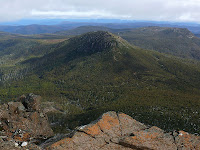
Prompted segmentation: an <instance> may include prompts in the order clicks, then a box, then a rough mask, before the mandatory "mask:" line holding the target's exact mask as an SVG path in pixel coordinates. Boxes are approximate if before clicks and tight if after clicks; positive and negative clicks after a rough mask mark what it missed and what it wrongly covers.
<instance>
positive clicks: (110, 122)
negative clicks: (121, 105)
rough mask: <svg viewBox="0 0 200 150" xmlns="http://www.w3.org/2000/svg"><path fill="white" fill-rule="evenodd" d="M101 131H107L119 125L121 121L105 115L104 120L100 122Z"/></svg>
mask: <svg viewBox="0 0 200 150" xmlns="http://www.w3.org/2000/svg"><path fill="white" fill-rule="evenodd" d="M98 125H99V126H100V128H101V129H107V130H109V129H110V128H112V127H114V126H117V125H119V120H118V119H117V118H113V117H111V116H110V115H109V114H105V115H103V117H102V119H101V120H100V121H99V122H98Z"/></svg>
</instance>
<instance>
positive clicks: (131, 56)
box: [0, 31, 200, 133]
mask: <svg viewBox="0 0 200 150" xmlns="http://www.w3.org/2000/svg"><path fill="white" fill-rule="evenodd" d="M43 46H44V47H41V49H39V50H37V48H36V49H35V50H36V51H38V52H40V51H41V52H43V51H45V49H47V50H50V51H48V53H46V54H43V55H38V56H37V57H29V58H27V59H22V60H19V61H18V63H16V64H15V66H12V69H13V70H12V72H11V71H8V70H5V69H4V68H3V66H2V67H0V69H1V86H0V93H1V94H0V98H1V99H2V100H4V101H6V100H8V99H9V100H10V99H15V98H16V97H18V96H19V95H22V94H26V93H30V92H33V93H36V94H39V95H41V96H42V97H44V100H43V102H44V104H45V102H49V103H51V106H53V107H56V108H57V109H58V110H60V112H61V113H57V114H55V113H50V114H48V115H49V120H50V121H51V122H52V124H55V126H54V127H53V129H54V131H55V132H61V131H62V132H66V128H69V129H74V127H76V126H78V125H81V124H87V123H89V122H90V121H91V120H94V119H96V118H97V117H98V115H100V114H101V113H103V112H105V111H108V110H115V111H121V112H125V113H127V114H129V115H131V116H134V118H135V119H137V120H138V121H142V122H144V123H145V124H150V125H156V126H158V127H160V128H162V129H166V130H167V131H170V130H174V129H176V130H179V129H182V130H183V129H184V130H187V131H189V132H192V133H196V132H199V131H200V129H199V127H197V125H198V124H199V119H198V118H199V105H200V103H199V99H200V95H199V93H200V92H199V91H200V88H199V87H200V86H199V85H200V79H199V76H200V68H199V66H198V65H195V64H192V63H190V62H189V61H187V60H182V59H179V58H177V57H174V56H170V55H164V54H161V53H159V52H155V51H150V50H144V49H141V48H138V47H136V46H133V45H130V44H129V43H128V42H127V41H125V40H123V39H122V38H121V37H119V36H116V35H114V34H112V33H109V32H105V31H97V32H90V33H86V34H83V35H79V36H75V37H73V38H70V39H68V40H65V41H62V42H59V43H54V44H53V45H48V46H47V47H46V46H45V45H43ZM5 77H7V78H6V79H7V80H5ZM3 79H4V80H3ZM194 112H195V113H194ZM196 112H197V113H196Z"/></svg>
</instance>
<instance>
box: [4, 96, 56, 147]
mask: <svg viewBox="0 0 200 150" xmlns="http://www.w3.org/2000/svg"><path fill="white" fill-rule="evenodd" d="M40 99H41V97H40V96H37V95H34V94H29V95H27V96H24V95H23V96H21V97H20V98H19V99H18V100H17V102H9V103H7V104H4V105H0V139H2V140H3V141H4V142H2V143H0V149H6V147H8V149H9V145H10V143H11V145H12V146H14V149H17V148H19V147H20V146H23V144H24V145H25V146H24V147H26V144H27V143H31V142H33V141H34V142H37V140H38V141H39V140H41V139H46V138H48V137H51V136H53V131H52V129H51V128H50V125H49V123H48V118H47V116H46V114H44V113H43V111H42V110H41V109H40ZM6 141H7V142H6ZM13 142H14V143H15V145H13V144H12V143H13ZM23 142H25V143H23ZM17 145H18V146H19V147H18V146H17ZM27 145H28V144H27ZM29 146H30V144H29ZM2 147H3V148H2ZM10 148H11V147H10ZM11 149H12V148H11Z"/></svg>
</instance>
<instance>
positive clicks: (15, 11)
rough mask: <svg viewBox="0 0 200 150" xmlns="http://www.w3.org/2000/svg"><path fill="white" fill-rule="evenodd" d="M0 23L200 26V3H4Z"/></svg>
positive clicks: (0, 1)
mask: <svg viewBox="0 0 200 150" xmlns="http://www.w3.org/2000/svg"><path fill="white" fill-rule="evenodd" d="M0 5H1V9H0V21H1V22H3V21H12V20H19V19H31V18H65V19H77V18H90V19H96V18H113V19H133V20H156V21H193V22H200V18H199V16H200V1H199V0H167V1H163V0H92V1H88V0H0Z"/></svg>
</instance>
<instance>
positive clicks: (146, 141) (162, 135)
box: [0, 94, 200, 150]
mask: <svg viewBox="0 0 200 150" xmlns="http://www.w3.org/2000/svg"><path fill="white" fill-rule="evenodd" d="M40 99H41V97H40V96H37V95H34V94H29V95H27V96H21V97H20V98H19V99H18V100H17V101H15V102H9V103H7V104H3V105H0V149H2V150H17V149H24V150H27V149H29V150H42V149H47V150H67V149H69V150H198V149H200V137H198V136H195V135H192V134H189V133H187V132H184V131H174V132H170V133H166V132H165V131H163V130H162V129H160V128H158V127H155V126H153V127H148V126H146V125H144V124H142V123H140V122H138V121H136V120H134V119H133V118H131V117H130V116H128V115H126V114H123V113H116V112H107V113H105V114H103V115H102V116H101V117H100V118H99V119H98V120H96V121H94V122H92V123H91V124H89V125H85V126H81V127H77V129H76V131H74V132H73V133H70V134H68V135H54V133H53V131H52V129H51V128H50V125H49V123H48V118H47V116H46V114H45V113H44V111H43V110H42V109H41V107H40Z"/></svg>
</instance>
